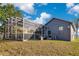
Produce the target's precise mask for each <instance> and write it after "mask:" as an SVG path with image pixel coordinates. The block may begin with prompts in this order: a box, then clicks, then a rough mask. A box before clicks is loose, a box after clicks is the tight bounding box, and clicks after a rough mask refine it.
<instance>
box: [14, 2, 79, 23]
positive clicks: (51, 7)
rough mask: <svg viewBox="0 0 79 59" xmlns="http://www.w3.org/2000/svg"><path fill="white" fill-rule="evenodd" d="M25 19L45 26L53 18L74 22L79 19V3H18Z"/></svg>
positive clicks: (18, 7) (17, 5) (16, 6)
mask: <svg viewBox="0 0 79 59" xmlns="http://www.w3.org/2000/svg"><path fill="white" fill-rule="evenodd" d="M14 6H15V8H16V9H19V10H21V11H22V13H23V15H24V18H25V19H28V20H29V19H30V20H32V21H33V22H36V23H40V24H45V23H47V22H48V21H49V20H51V19H52V18H59V19H62V20H66V21H73V20H74V19H77V18H78V17H79V3H16V4H14Z"/></svg>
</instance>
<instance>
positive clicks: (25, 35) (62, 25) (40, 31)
mask: <svg viewBox="0 0 79 59" xmlns="http://www.w3.org/2000/svg"><path fill="white" fill-rule="evenodd" d="M74 37H75V26H74V25H73V24H72V23H71V22H68V21H64V20H60V19H56V18H53V19H52V20H50V21H49V22H48V23H47V24H45V25H41V24H37V23H34V22H32V21H28V20H27V19H23V18H19V17H15V18H14V17H11V18H8V19H7V23H6V27H5V39H13V40H30V39H35V40H36V39H48V40H66V41H71V40H74Z"/></svg>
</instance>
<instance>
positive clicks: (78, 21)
mask: <svg viewBox="0 0 79 59" xmlns="http://www.w3.org/2000/svg"><path fill="white" fill-rule="evenodd" d="M74 23H75V27H76V38H77V37H78V30H79V18H77V19H75V20H74Z"/></svg>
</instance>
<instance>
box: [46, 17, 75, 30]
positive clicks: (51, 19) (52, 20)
mask: <svg viewBox="0 0 79 59" xmlns="http://www.w3.org/2000/svg"><path fill="white" fill-rule="evenodd" d="M53 20H60V21H63V22H66V23H69V24H70V25H72V27H73V29H74V30H75V25H74V24H73V23H72V22H69V21H66V20H62V19H58V18H52V19H51V20H50V21H49V22H48V23H46V24H45V25H47V24H49V23H50V22H51V21H53Z"/></svg>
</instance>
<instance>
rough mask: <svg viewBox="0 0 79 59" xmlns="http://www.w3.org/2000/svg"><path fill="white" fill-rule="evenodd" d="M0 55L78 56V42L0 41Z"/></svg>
mask: <svg viewBox="0 0 79 59" xmlns="http://www.w3.org/2000/svg"><path fill="white" fill-rule="evenodd" d="M0 55H1V56H2V55H4V56H10V55H11V56H20V55H21V56H40V55H43V56H70V55H71V56H79V41H78V40H77V41H72V42H69V41H57V40H43V41H40V40H29V41H25V42H22V41H9V40H7V41H3V40H1V41H0Z"/></svg>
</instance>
